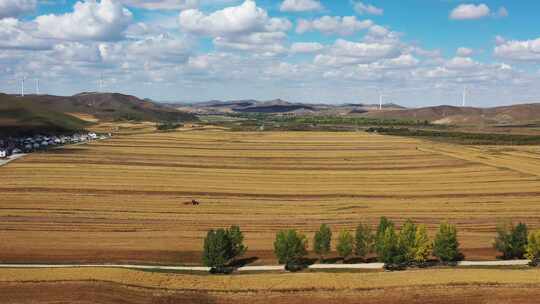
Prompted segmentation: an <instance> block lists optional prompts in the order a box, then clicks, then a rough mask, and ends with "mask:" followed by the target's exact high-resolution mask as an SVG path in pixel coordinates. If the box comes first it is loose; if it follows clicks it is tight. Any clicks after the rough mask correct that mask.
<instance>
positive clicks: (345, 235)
mask: <svg viewBox="0 0 540 304" xmlns="http://www.w3.org/2000/svg"><path fill="white" fill-rule="evenodd" d="M353 247H354V238H353V236H352V234H351V233H350V232H349V231H346V230H342V231H340V232H339V236H338V240H337V245H336V249H337V252H338V254H339V256H340V257H342V258H343V261H344V262H345V261H346V260H347V258H348V257H349V256H350V255H351V254H352V252H353Z"/></svg>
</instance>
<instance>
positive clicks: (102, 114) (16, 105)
mask: <svg viewBox="0 0 540 304" xmlns="http://www.w3.org/2000/svg"><path fill="white" fill-rule="evenodd" d="M84 116H87V117H91V118H93V119H95V120H98V121H118V120H137V121H155V122H161V121H169V122H177V121H193V120H197V117H196V116H195V115H193V114H190V113H186V112H182V111H179V110H177V109H174V108H172V107H168V106H166V105H161V104H158V103H155V102H151V101H147V100H142V99H139V98H137V97H134V96H129V95H123V94H117V93H81V94H77V95H74V96H52V95H39V96H36V95H28V96H25V97H20V96H14V95H7V94H0V128H1V129H3V130H4V132H7V130H9V129H10V128H17V130H15V131H17V132H20V131H23V132H31V131H32V130H36V129H37V130H44V131H42V132H45V131H47V132H53V131H54V132H59V131H70V130H78V129H82V128H84V127H85V126H87V125H89V122H88V121H84V120H82V119H79V117H84Z"/></svg>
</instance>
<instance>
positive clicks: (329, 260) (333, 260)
mask: <svg viewBox="0 0 540 304" xmlns="http://www.w3.org/2000/svg"><path fill="white" fill-rule="evenodd" d="M339 261H343V258H340V257H335V258H327V259H323V260H322V261H321V263H323V264H337V262H339Z"/></svg>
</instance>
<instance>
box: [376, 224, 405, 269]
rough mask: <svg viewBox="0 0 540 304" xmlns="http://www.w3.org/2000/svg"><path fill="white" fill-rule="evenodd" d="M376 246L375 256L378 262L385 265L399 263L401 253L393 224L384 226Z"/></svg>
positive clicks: (401, 256)
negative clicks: (384, 228)
mask: <svg viewBox="0 0 540 304" xmlns="http://www.w3.org/2000/svg"><path fill="white" fill-rule="evenodd" d="M379 242H380V243H379V246H378V248H377V250H378V252H377V258H378V259H379V261H380V262H382V263H385V264H387V265H392V264H399V263H401V262H403V261H402V258H403V255H402V254H401V252H400V248H399V245H398V236H397V234H396V230H395V229H394V226H393V225H389V226H388V227H386V230H385V231H384V233H383V234H382V236H381V237H380V239H379Z"/></svg>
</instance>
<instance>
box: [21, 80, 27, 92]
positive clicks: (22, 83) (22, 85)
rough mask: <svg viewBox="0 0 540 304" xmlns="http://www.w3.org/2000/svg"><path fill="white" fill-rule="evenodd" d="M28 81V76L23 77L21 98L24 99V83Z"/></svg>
mask: <svg viewBox="0 0 540 304" xmlns="http://www.w3.org/2000/svg"><path fill="white" fill-rule="evenodd" d="M25 80H26V76H23V78H22V80H21V97H24V81H25Z"/></svg>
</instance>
